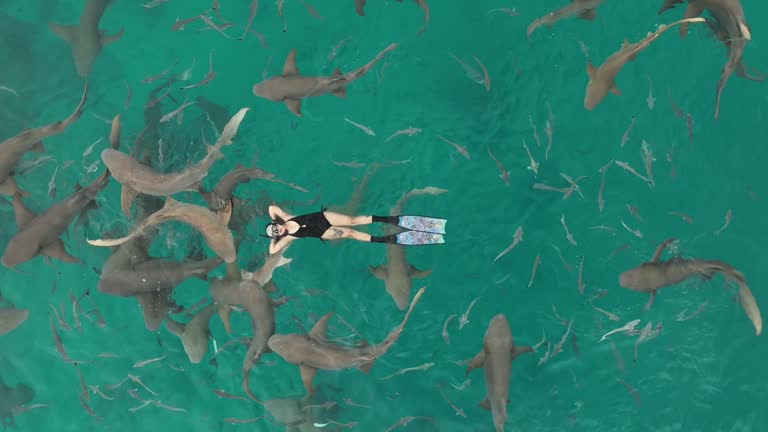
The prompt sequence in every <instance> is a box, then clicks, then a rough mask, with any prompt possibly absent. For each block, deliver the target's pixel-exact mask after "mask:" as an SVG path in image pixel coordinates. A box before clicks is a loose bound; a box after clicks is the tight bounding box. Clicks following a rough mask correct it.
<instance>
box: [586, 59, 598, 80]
mask: <svg viewBox="0 0 768 432" xmlns="http://www.w3.org/2000/svg"><path fill="white" fill-rule="evenodd" d="M587 75H588V76H589V79H590V80H594V79H596V78H597V68H596V67H595V65H593V64H592V62H591V61H589V60H587Z"/></svg>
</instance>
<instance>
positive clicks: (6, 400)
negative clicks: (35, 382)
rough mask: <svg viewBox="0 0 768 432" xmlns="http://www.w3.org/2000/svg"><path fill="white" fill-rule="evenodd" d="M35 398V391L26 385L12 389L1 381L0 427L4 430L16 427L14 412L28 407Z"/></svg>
mask: <svg viewBox="0 0 768 432" xmlns="http://www.w3.org/2000/svg"><path fill="white" fill-rule="evenodd" d="M34 398H35V391H34V390H32V387H29V386H28V385H26V384H18V385H17V386H16V387H10V386H8V385H6V384H5V383H4V382H3V381H2V380H0V425H2V426H3V429H6V428H12V427H15V426H16V422H15V421H14V419H13V412H14V409H15V408H16V407H19V406H22V405H26V404H28V403H30V402H32V400H33V399H34Z"/></svg>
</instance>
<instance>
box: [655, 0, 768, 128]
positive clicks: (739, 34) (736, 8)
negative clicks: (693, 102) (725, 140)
mask: <svg viewBox="0 0 768 432" xmlns="http://www.w3.org/2000/svg"><path fill="white" fill-rule="evenodd" d="M679 3H684V0H664V2H663V4H662V5H661V8H660V9H659V15H660V14H662V13H664V12H665V11H666V10H668V9H671V8H673V7H674V6H675V5H676V4H679ZM704 10H708V11H709V13H710V14H711V15H712V19H711V20H708V21H707V23H708V24H709V25H710V28H712V30H713V31H714V33H715V35H717V37H718V38H719V39H720V40H721V41H722V42H723V43H724V44H725V46H726V47H727V48H728V62H727V63H726V65H725V67H724V68H723V70H722V72H721V74H720V80H719V81H718V83H717V100H716V102H715V120H717V118H718V117H719V115H720V98H721V97H722V93H723V89H724V88H725V85H726V83H727V82H728V79H729V78H730V77H731V74H732V73H733V72H734V71H735V72H736V73H737V74H738V75H739V76H741V77H744V78H746V79H749V80H752V81H764V80H765V75H764V74H761V73H758V74H757V75H751V74H750V73H748V72H747V68H746V66H744V64H743V63H742V59H743V57H744V48H745V46H746V43H747V41H749V40H751V39H752V30H751V29H750V27H749V24H747V20H746V17H745V15H744V8H743V7H742V6H741V0H689V2H688V7H687V8H686V10H685V16H684V18H693V17H698V16H701V14H702V13H703V12H704ZM687 31H688V27H687V24H683V25H681V26H680V35H681V36H683V37H685V36H686V34H687Z"/></svg>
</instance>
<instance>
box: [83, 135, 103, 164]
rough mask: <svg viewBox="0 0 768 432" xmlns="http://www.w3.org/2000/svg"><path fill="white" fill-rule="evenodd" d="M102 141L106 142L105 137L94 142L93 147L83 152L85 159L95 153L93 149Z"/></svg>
mask: <svg viewBox="0 0 768 432" xmlns="http://www.w3.org/2000/svg"><path fill="white" fill-rule="evenodd" d="M102 141H104V137H100V138H99V139H97V140H96V141H94V142H93V143H92V144H91V145H89V146H88V147H87V148H86V149H85V151H84V152H83V159H85V158H87V157H88V156H89V155H90V154H91V153H92V152H93V147H94V146H96V144H98V143H100V142H102Z"/></svg>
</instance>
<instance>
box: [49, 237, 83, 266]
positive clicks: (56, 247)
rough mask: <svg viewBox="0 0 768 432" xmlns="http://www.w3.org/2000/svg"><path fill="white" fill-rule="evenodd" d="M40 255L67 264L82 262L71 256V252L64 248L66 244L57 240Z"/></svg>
mask: <svg viewBox="0 0 768 432" xmlns="http://www.w3.org/2000/svg"><path fill="white" fill-rule="evenodd" d="M40 253H41V254H42V255H45V256H48V257H51V258H55V259H57V260H59V261H61V262H65V263H72V264H77V263H79V262H80V260H79V259H77V258H75V257H73V256H72V255H70V254H69V252H67V249H66V248H64V242H63V241H61V239H56V241H55V242H53V243H51V244H49V245H48V246H46V247H44V248H43V249H42V250H41V251H40Z"/></svg>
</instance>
